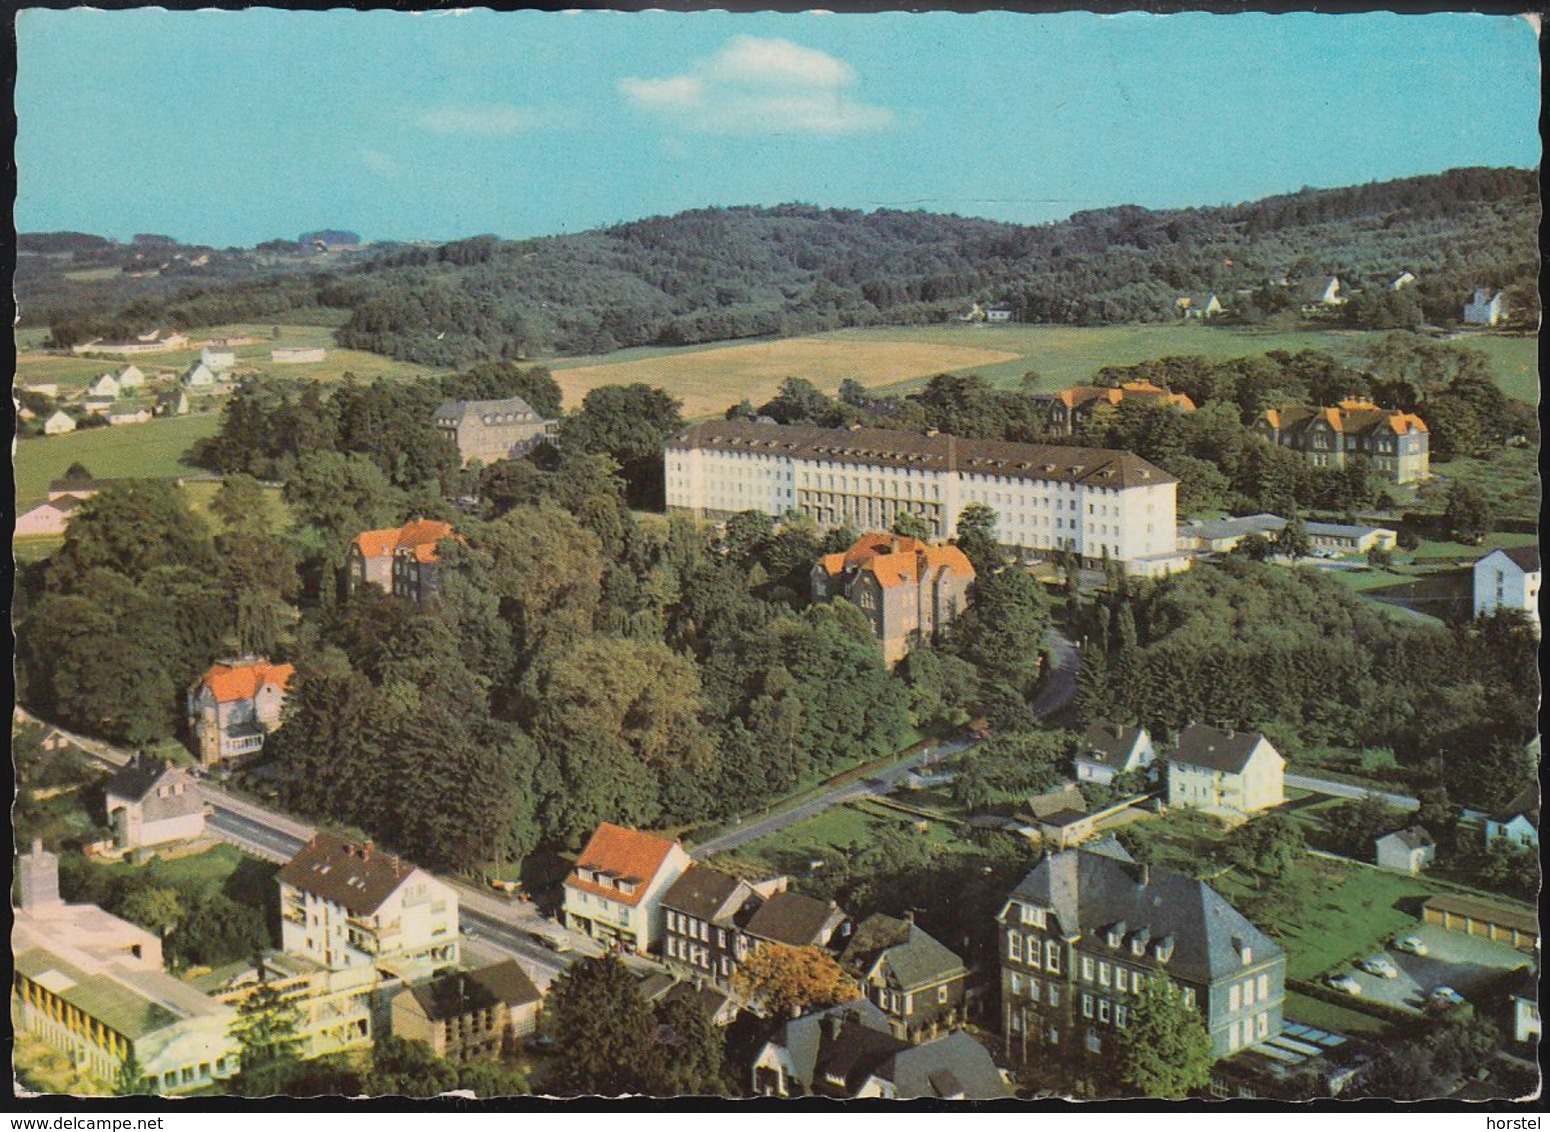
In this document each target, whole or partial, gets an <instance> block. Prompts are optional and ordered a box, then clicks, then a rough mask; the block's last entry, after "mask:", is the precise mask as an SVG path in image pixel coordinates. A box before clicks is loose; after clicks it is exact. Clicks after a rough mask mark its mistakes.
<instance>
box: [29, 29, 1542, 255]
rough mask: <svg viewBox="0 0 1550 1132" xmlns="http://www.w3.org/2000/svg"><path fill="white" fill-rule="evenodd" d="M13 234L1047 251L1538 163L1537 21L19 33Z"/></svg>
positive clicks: (236, 241) (219, 240) (245, 241)
mask: <svg viewBox="0 0 1550 1132" xmlns="http://www.w3.org/2000/svg"><path fill="white" fill-rule="evenodd" d="M17 55H18V68H17V79H16V113H17V118H18V123H17V137H16V159H17V166H18V168H17V176H18V185H17V200H16V205H15V221H16V227H17V229H18V230H19V231H23V232H38V231H58V230H67V229H68V230H76V231H86V232H94V233H97V234H100V235H104V236H109V237H113V238H117V239H121V240H127V239H128V238H129V237H131V236H132V235H134V234H135V233H139V232H156V233H161V234H165V235H170V236H173V237H176V238H178V239H180V240H183V241H185V242H188V243H206V244H213V245H216V246H223V247H224V246H233V245H242V246H249V245H252V244H254V243H257V242H259V241H261V240H266V239H273V238H276V237H283V238H295V237H296V236H297V235H299V234H300V233H302V232H304V231H308V230H312V229H318V228H325V227H327V228H344V229H348V230H351V231H355V232H359V233H361V234H362V235H363V236H364V237H365V238H366V239H368V240H386V239H394V240H415V239H428V240H448V239H457V238H460V237H466V236H472V235H478V234H483V233H493V234H496V235H500V236H505V237H512V238H520V237H527V236H539V235H548V234H554V233H560V232H576V231H583V230H585V229H588V228H594V227H598V226H600V225H605V224H612V223H617V222H620V221H625V220H632V219H636V218H639V217H643V216H652V215H666V214H671V213H675V212H680V211H682V210H684V209H689V208H698V207H703V206H707V205H736V204H764V205H772V204H779V203H782V202H787V201H801V202H804V203H809V204H817V205H821V206H825V207H834V208H860V209H866V210H871V209H875V208H920V209H926V210H929V211H933V212H947V213H957V214H959V215H964V216H981V217H987V218H991V219H996V220H1006V221H1012V222H1015V223H1020V224H1038V223H1044V222H1047V221H1052V220H1060V219H1064V218H1065V217H1067V216H1069V215H1070V214H1071V213H1073V212H1076V211H1079V210H1082V209H1087V208H1097V207H1105V206H1109V205H1115V204H1140V205H1143V206H1146V207H1151V208H1168V207H1179V206H1188V205H1215V204H1224V203H1236V202H1240V201H1246V200H1254V199H1257V198H1259V197H1262V196H1267V195H1271V194H1274V193H1280V192H1293V191H1296V190H1297V189H1299V188H1301V187H1303V186H1308V185H1311V186H1315V187H1333V186H1338V185H1348V184H1357V183H1364V182H1367V181H1374V180H1385V179H1389V178H1393V177H1404V176H1411V175H1414V174H1420V173H1432V172H1439V171H1441V170H1444V169H1448V168H1452V167H1456V166H1464V165H1490V166H1502V165H1513V166H1520V167H1533V166H1537V164H1538V162H1539V153H1540V145H1539V137H1538V132H1537V128H1538V114H1539V88H1540V84H1539V58H1538V46H1537V39H1536V33H1535V29H1534V28H1533V27H1531V26H1530V24H1529V23H1528V22H1527V21H1526V20H1524V19H1522V18H1519V17H1505V16H1488V15H1478V14H1457V13H1454V14H1442V15H1428V16H1419V15H1395V14H1391V13H1372V14H1363V15H1314V14H1309V13H1299V14H1291V15H1280V16H1276V15H1266V14H1249V15H1237V16H1213V15H1207V14H1203V13H1190V14H1180V15H1171V16H1153V15H1147V14H1144V13H1131V14H1124V15H1117V16H1098V15H1093V14H1090V13H1080V12H1078V13H1065V14H1050V15H1024V14H1016V13H1004V12H1003V13H990V12H985V13H978V14H967V15H959V14H951V13H933V14H927V15H911V14H904V13H895V14H880V15H878V14H874V15H860V14H840V15H836V14H825V13H818V12H806V13H785V14H781V13H726V12H698V13H688V14H686V13H667V12H641V13H619V12H578V13H561V12H491V11H488V10H474V11H465V12H460V13H455V12H450V11H447V12H434V13H422V14H413V13H400V12H389V11H375V12H356V11H351V10H335V11H327V12H287V11H281V10H276V9H262V8H254V9H248V10H245V11H203V12H199V11H182V12H168V11H165V10H160V9H139V10H128V11H101V10H91V9H66V10H43V9H29V10H25V11H22V12H21V13H20V14H19V17H18V20H17Z"/></svg>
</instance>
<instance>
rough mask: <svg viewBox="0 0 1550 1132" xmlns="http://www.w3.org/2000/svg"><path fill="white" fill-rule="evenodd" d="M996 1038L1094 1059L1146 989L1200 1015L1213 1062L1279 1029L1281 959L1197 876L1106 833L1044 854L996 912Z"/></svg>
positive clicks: (1025, 1060) (1014, 1054) (1025, 1058)
mask: <svg viewBox="0 0 1550 1132" xmlns="http://www.w3.org/2000/svg"><path fill="white" fill-rule="evenodd" d="M997 921H998V922H999V924H1000V925H1001V936H1000V954H1001V1009H1002V1025H1001V1032H1002V1037H1003V1039H1004V1040H1005V1042H1006V1052H1007V1057H1008V1058H1009V1059H1010V1060H1011V1062H1012V1064H1013V1065H1014V1066H1023V1065H1028V1064H1032V1063H1036V1062H1038V1061H1039V1060H1040V1059H1041V1058H1042V1057H1043V1056H1044V1051H1045V1050H1046V1049H1047V1048H1049V1047H1052V1046H1053V1047H1060V1048H1061V1049H1063V1050H1065V1051H1066V1052H1067V1053H1068V1054H1081V1053H1083V1052H1085V1053H1088V1054H1092V1055H1096V1056H1097V1057H1099V1058H1101V1057H1103V1056H1105V1054H1106V1053H1108V1052H1111V1051H1112V1047H1113V1043H1114V1040H1115V1034H1116V1032H1117V1031H1119V1030H1123V1029H1125V1028H1126V1026H1127V1025H1128V1024H1129V1013H1130V1010H1131V1009H1132V1006H1133V1004H1134V1003H1135V1001H1136V996H1137V995H1139V994H1140V993H1141V992H1142V991H1143V990H1144V989H1145V987H1146V985H1147V983H1148V982H1149V981H1151V980H1153V979H1157V978H1167V979H1168V980H1170V981H1171V982H1172V983H1173V984H1174V985H1175V986H1176V987H1178V988H1179V991H1180V993H1181V994H1182V996H1183V999H1184V1001H1185V1003H1186V1004H1188V1005H1190V1006H1193V1007H1194V1008H1195V1009H1197V1010H1199V1011H1200V1014H1201V1019H1202V1021H1203V1022H1204V1023H1205V1026H1206V1030H1207V1032H1208V1033H1209V1035H1210V1037H1211V1045H1212V1049H1213V1051H1214V1052H1215V1054H1216V1055H1217V1056H1218V1057H1226V1056H1228V1055H1230V1054H1233V1053H1236V1052H1237V1051H1238V1050H1240V1049H1243V1048H1245V1047H1247V1046H1253V1045H1255V1044H1256V1043H1261V1042H1264V1041H1266V1040H1268V1039H1269V1038H1272V1037H1274V1036H1275V1035H1277V1034H1279V1033H1280V1032H1281V1021H1282V1018H1281V1010H1282V1004H1283V1001H1284V998H1285V983H1286V955H1285V953H1284V952H1283V951H1282V950H1281V948H1280V947H1278V946H1277V945H1276V944H1275V942H1274V941H1272V940H1271V939H1270V938H1269V937H1268V936H1266V935H1265V934H1264V933H1263V932H1261V931H1260V930H1259V929H1258V928H1256V927H1255V926H1254V925H1253V924H1252V923H1250V922H1249V921H1248V920H1247V919H1245V918H1244V917H1243V916H1242V915H1241V914H1240V913H1239V912H1238V911H1237V909H1235V908H1233V906H1232V905H1231V904H1229V903H1228V902H1227V901H1226V900H1224V899H1223V898H1222V896H1221V895H1220V894H1219V893H1217V892H1216V890H1215V889H1213V888H1212V887H1211V886H1210V885H1209V884H1207V883H1206V882H1205V881H1201V880H1195V879H1193V878H1191V877H1186V876H1181V875H1179V874H1177V873H1171V872H1167V871H1165V870H1162V869H1157V868H1151V867H1149V866H1147V865H1144V864H1138V863H1136V862H1135V861H1133V860H1132V859H1131V858H1130V855H1129V854H1128V853H1126V852H1125V850H1124V849H1123V848H1122V847H1121V846H1120V845H1119V844H1118V843H1117V842H1115V841H1114V840H1113V839H1112V838H1105V839H1104V840H1103V841H1100V842H1098V843H1096V844H1095V845H1094V846H1092V847H1091V848H1081V849H1068V850H1065V851H1064V852H1060V853H1053V854H1049V855H1047V856H1046V857H1045V858H1044V859H1043V860H1042V861H1040V862H1039V863H1038V865H1036V866H1035V867H1034V869H1033V870H1032V871H1031V872H1030V873H1029V874H1028V875H1027V876H1026V877H1024V878H1023V880H1022V882H1021V883H1020V884H1018V886H1017V887H1016V888H1015V889H1014V890H1013V891H1012V893H1011V895H1010V897H1009V898H1008V899H1007V902H1006V904H1005V905H1004V906H1003V907H1002V909H1001V912H1000V914H999V915H998V916H997Z"/></svg>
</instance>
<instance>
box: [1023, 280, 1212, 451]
mask: <svg viewBox="0 0 1550 1132" xmlns="http://www.w3.org/2000/svg"><path fill="white" fill-rule="evenodd" d="M1211 298H1212V300H1215V298H1216V296H1215V295H1212V296H1211ZM1220 310H1221V307H1220V305H1218V307H1217V311H1218V312H1219V311H1220ZM1041 400H1042V398H1041ZM1048 401H1049V413H1048V420H1049V425H1050V427H1051V428H1052V429H1054V430H1055V431H1056V432H1057V433H1059V434H1061V435H1062V436H1075V435H1076V431H1077V429H1078V428H1080V427H1081V426H1082V425H1084V424H1086V423H1087V422H1088V421H1090V420H1092V416H1093V413H1094V412H1095V411H1096V410H1097V409H1098V408H1099V407H1100V406H1108V407H1109V408H1118V407H1119V406H1120V405H1121V404H1123V403H1124V402H1126V401H1130V402H1132V403H1134V402H1137V401H1139V402H1142V403H1145V404H1153V405H1168V406H1170V407H1172V408H1174V409H1177V410H1178V411H1179V412H1181V413H1193V412H1194V411H1195V402H1194V401H1192V400H1190V398H1189V396H1188V395H1187V394H1184V393H1174V392H1172V391H1171V390H1168V389H1164V388H1163V387H1162V386H1160V385H1155V384H1153V383H1152V382H1150V381H1126V382H1123V383H1121V384H1119V385H1115V386H1109V385H1073V386H1072V387H1071V388H1070V389H1062V390H1061V391H1060V392H1058V393H1053V394H1049V395H1048Z"/></svg>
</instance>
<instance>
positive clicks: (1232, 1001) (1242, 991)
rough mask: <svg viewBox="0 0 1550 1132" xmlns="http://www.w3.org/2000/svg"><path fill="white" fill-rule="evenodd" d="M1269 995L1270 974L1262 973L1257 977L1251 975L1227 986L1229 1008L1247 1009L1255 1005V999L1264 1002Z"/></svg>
mask: <svg viewBox="0 0 1550 1132" xmlns="http://www.w3.org/2000/svg"><path fill="white" fill-rule="evenodd" d="M1256 990H1257V991H1258V994H1257V996H1256V993H1255V992H1256ZM1269 997H1270V976H1269V975H1268V974H1267V975H1260V976H1259V977H1258V978H1257V979H1256V978H1254V977H1253V976H1250V977H1249V978H1247V979H1244V980H1243V982H1242V983H1234V984H1233V985H1232V986H1230V987H1228V988H1227V1009H1228V1010H1247V1009H1248V1008H1249V1007H1251V1006H1253V1005H1254V1003H1255V1001H1259V1002H1264V1001H1265V1000H1266V999H1268V998H1269Z"/></svg>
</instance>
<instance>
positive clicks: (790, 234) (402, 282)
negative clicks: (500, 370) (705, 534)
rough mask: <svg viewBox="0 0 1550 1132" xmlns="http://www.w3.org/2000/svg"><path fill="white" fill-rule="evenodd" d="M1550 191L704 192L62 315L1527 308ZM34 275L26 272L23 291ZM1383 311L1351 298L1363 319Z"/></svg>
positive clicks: (504, 342)
mask: <svg viewBox="0 0 1550 1132" xmlns="http://www.w3.org/2000/svg"><path fill="white" fill-rule="evenodd" d="M1537 191H1538V183H1537V178H1536V175H1535V174H1534V173H1533V172H1532V171H1528V170H1516V169H1460V170H1451V171H1449V172H1447V173H1442V174H1436V175H1430V176H1425V177H1414V178H1408V179H1405V180H1400V181H1391V182H1385V183H1379V184H1369V185H1362V186H1356V187H1351V188H1340V189H1304V190H1302V191H1301V192H1298V193H1295V194H1290V195H1286V196H1279V197H1272V198H1267V199H1265V200H1261V201H1257V202H1253V203H1248V204H1241V205H1233V206H1223V207H1213V208H1193V209H1177V210H1169V211H1151V210H1147V209H1143V208H1138V207H1133V206H1125V207H1118V208H1109V209H1101V210H1095V211H1089V212H1081V213H1077V214H1075V215H1073V216H1072V217H1070V218H1069V219H1067V220H1065V221H1062V222H1060V223H1057V224H1047V225H1042V226H1037V227H1023V226H1018V225H1012V224H1003V223H998V222H994V221H988V220H975V219H966V218H963V217H958V216H941V215H934V214H930V213H924V212H898V211H889V210H879V211H876V212H872V213H862V212H856V211H846V210H838V209H821V208H816V207H811V206H807V205H783V206H780V207H776V208H752V207H743V208H719V209H701V210H696V211H693V212H687V213H683V214H680V215H677V216H672V217H660V218H652V219H648V220H641V221H636V222H632V223H628V224H621V225H618V226H615V227H612V228H606V229H601V230H597V231H592V232H584V233H579V234H576V235H567V236H555V237H548V238H543V239H533V240H519V241H508V240H500V239H497V238H495V237H493V236H482V237H477V238H474V239H470V240H462V241H458V242H456V243H451V244H445V245H440V246H432V247H421V246H414V247H400V248H396V249H376V250H374V251H373V252H372V253H370V255H369V258H366V259H365V261H364V262H359V263H354V264H349V263H339V262H338V261H333V262H328V261H324V262H318V263H315V264H313V265H311V269H310V270H306V271H292V272H290V273H288V274H286V275H284V276H282V277H278V278H274V277H271V278H263V279H256V280H248V281H212V282H210V283H208V284H201V283H194V282H190V283H188V284H186V285H184V286H181V287H179V288H177V289H175V290H173V291H171V292H169V293H159V294H155V295H151V296H146V297H143V298H140V299H137V300H136V301H134V302H132V303H130V304H127V305H125V306H121V307H119V308H118V309H117V310H114V311H112V312H111V313H89V312H86V313H83V312H82V311H81V310H80V309H79V307H77V308H76V309H75V310H73V311H61V312H57V314H56V316H55V317H51V318H49V319H47V321H48V324H49V325H50V326H52V327H53V328H54V336H55V338H56V340H63V339H73V340H78V339H79V338H80V337H82V336H85V335H90V334H109V333H115V332H119V333H124V332H128V331H129V330H131V329H134V328H136V327H138V326H139V325H140V324H141V323H144V324H147V325H150V324H156V323H160V324H170V325H214V324H219V323H223V322H231V321H239V320H247V319H253V320H261V319H267V318H270V317H274V316H278V315H280V314H282V313H284V312H287V311H294V310H296V309H305V308H316V307H323V308H336V309H341V310H346V311H348V312H349V314H348V317H347V318H345V319H344V321H343V324H342V325H341V326H339V329H338V331H337V335H336V336H337V340H338V342H339V344H340V345H341V346H348V347H353V348H357V349H366V350H373V351H376V352H378V353H382V354H386V355H389V356H391V357H395V358H399V359H403V360H406V361H413V362H418V363H422V364H427V365H438V366H440V365H448V366H455V365H462V364H466V363H467V362H469V361H471V360H474V359H477V358H482V357H491V356H495V357H522V356H542V355H548V354H553V353H564V354H598V353H605V352H607V351H610V350H614V349H617V348H619V347H622V346H633V345H664V346H672V345H683V344H691V343H698V342H709V341H718V340H726V339H735V338H749V337H757V336H762V335H797V334H808V333H814V332H819V331H825V330H833V329H839V328H844V327H854V326H874V325H889V324H912V323H913V324H918V323H935V322H944V321H946V320H948V319H950V318H952V317H953V316H954V315H956V314H960V313H962V312H963V311H965V310H966V309H967V308H968V304H969V303H970V302H972V301H980V302H1002V303H1007V304H1010V305H1011V307H1012V309H1013V311H1014V313H1015V317H1016V318H1017V319H1018V320H1019V321H1023V322H1035V323H1056V324H1067V325H1102V324H1114V323H1129V322H1157V321H1166V320H1169V319H1172V318H1175V317H1176V309H1175V305H1174V304H1175V301H1176V299H1177V298H1178V296H1180V295H1181V294H1185V293H1188V292H1192V291H1206V290H1215V291H1218V292H1220V293H1222V294H1224V295H1231V294H1232V292H1234V291H1237V290H1239V289H1250V288H1257V289H1258V290H1257V292H1256V293H1255V294H1253V295H1244V296H1238V297H1237V298H1236V299H1235V302H1234V304H1233V305H1234V307H1235V308H1236V317H1238V318H1239V319H1242V320H1245V321H1254V320H1262V319H1265V318H1268V317H1273V316H1274V315H1275V314H1276V313H1277V311H1278V310H1279V309H1282V308H1286V307H1288V306H1292V307H1293V314H1292V316H1291V317H1293V318H1295V298H1294V291H1293V288H1288V287H1281V288H1274V287H1269V286H1266V284H1267V281H1268V280H1270V279H1273V278H1278V277H1289V278H1290V279H1292V280H1293V281H1294V283H1295V282H1296V281H1297V280H1312V279H1314V278H1318V279H1322V278H1324V277H1327V276H1328V275H1338V276H1339V277H1340V278H1341V279H1342V281H1343V282H1344V283H1345V285H1346V287H1347V289H1348V290H1358V291H1360V290H1363V289H1366V290H1367V292H1368V294H1369V295H1377V294H1379V293H1381V291H1382V289H1383V288H1384V287H1385V285H1386V284H1387V283H1388V282H1389V281H1390V280H1391V279H1393V278H1394V277H1395V276H1397V275H1398V274H1400V273H1401V272H1403V271H1410V272H1413V273H1414V274H1415V275H1416V276H1417V277H1418V279H1419V282H1418V283H1417V284H1416V285H1415V286H1414V288H1413V289H1412V291H1413V296H1414V299H1415V300H1416V301H1417V304H1418V309H1417V308H1416V307H1412V308H1411V311H1412V313H1411V314H1410V315H1409V316H1408V317H1410V318H1411V321H1417V320H1418V319H1419V318H1420V317H1421V316H1423V315H1424V317H1425V318H1427V319H1428V320H1430V321H1433V322H1438V323H1447V322H1450V321H1453V320H1456V319H1457V317H1458V312H1459V305H1460V303H1461V302H1462V299H1463V297H1464V296H1465V295H1466V294H1467V293H1468V291H1469V290H1471V289H1472V288H1474V287H1476V286H1490V287H1506V288H1508V289H1509V290H1510V291H1511V300H1512V305H1513V308H1514V313H1515V314H1518V315H1522V316H1524V317H1527V318H1529V319H1532V318H1533V317H1534V316H1535V315H1536V314H1537V309H1538V302H1537V295H1536V294H1535V279H1536V276H1537V270H1538V265H1537V235H1536V231H1537V223H1538V216H1539V202H1538V195H1537ZM73 254H74V255H76V256H79V255H82V254H83V252H82V251H77V252H75V253H73ZM87 254H96V253H89V250H88V253H87ZM329 254H331V255H332V254H334V253H329ZM363 254H364V253H363ZM297 258H301V257H297ZM27 282H28V280H27V279H25V278H23V277H21V276H20V275H19V277H18V288H19V289H20V290H21V291H22V292H23V294H24V296H25V295H26V291H27V286H26V284H27ZM1408 301H1409V300H1408V299H1407V302H1408ZM26 309H27V303H26V302H25V301H24V310H26ZM32 309H37V301H35V302H34V305H33V308H32ZM1366 309H1367V308H1364V307H1363V306H1361V305H1360V304H1351V307H1350V311H1351V313H1352V314H1353V315H1355V316H1356V317H1363V318H1365V317H1368V316H1367V314H1365V313H1364V314H1358V313H1357V312H1360V311H1365V310H1366ZM1374 317H1387V316H1383V315H1381V312H1375V315H1374ZM1369 325H1379V323H1376V322H1374V323H1369Z"/></svg>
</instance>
